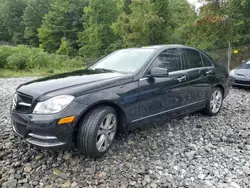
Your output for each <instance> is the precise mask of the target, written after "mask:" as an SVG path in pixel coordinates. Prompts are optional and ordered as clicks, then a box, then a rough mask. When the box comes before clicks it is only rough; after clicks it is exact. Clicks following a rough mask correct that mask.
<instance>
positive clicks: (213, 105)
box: [205, 87, 223, 116]
mask: <svg viewBox="0 0 250 188" xmlns="http://www.w3.org/2000/svg"><path fill="white" fill-rule="evenodd" d="M222 102H223V92H222V90H221V89H220V88H218V87H216V88H214V89H213V91H212V94H211V95H210V97H209V98H208V100H207V104H206V108H205V113H206V114H208V115H210V116H216V115H217V114H218V113H219V112H220V110H221V107H222Z"/></svg>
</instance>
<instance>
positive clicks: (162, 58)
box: [151, 48, 181, 72]
mask: <svg viewBox="0 0 250 188" xmlns="http://www.w3.org/2000/svg"><path fill="white" fill-rule="evenodd" d="M152 67H160V68H165V69H168V72H173V71H178V70H181V54H180V51H179V50H178V49H175V48H174V49H168V50H165V51H163V52H162V53H160V55H158V56H157V57H156V58H155V60H154V62H153V64H152ZM152 67H151V68H152Z"/></svg>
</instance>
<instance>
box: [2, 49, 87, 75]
mask: <svg viewBox="0 0 250 188" xmlns="http://www.w3.org/2000/svg"><path fill="white" fill-rule="evenodd" d="M0 59H1V61H0V66H1V67H0V68H4V69H9V70H15V71H20V70H21V71H24V70H25V71H30V70H33V69H36V70H43V69H47V70H54V69H62V68H64V69H70V68H71V69H72V68H79V67H81V66H83V64H84V63H83V60H82V59H81V58H80V57H75V58H73V59H71V58H70V57H69V56H66V55H55V54H48V53H47V52H44V51H43V50H42V49H40V48H30V47H28V46H23V45H21V46H17V47H10V46H1V47H0Z"/></svg>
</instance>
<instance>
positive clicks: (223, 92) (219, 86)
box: [214, 84, 225, 98]
mask: <svg viewBox="0 0 250 188" xmlns="http://www.w3.org/2000/svg"><path fill="white" fill-rule="evenodd" d="M216 87H218V88H220V89H221V91H222V94H223V98H224V97H225V88H224V86H223V85H222V84H217V85H215V86H214V88H216Z"/></svg>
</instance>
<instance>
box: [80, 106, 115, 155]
mask: <svg viewBox="0 0 250 188" xmlns="http://www.w3.org/2000/svg"><path fill="white" fill-rule="evenodd" d="M117 126H118V122H117V114H116V111H115V110H114V109H113V108H112V107H109V106H100V107H97V108H95V109H93V110H92V111H90V112H89V113H88V114H87V115H86V117H85V118H84V120H83V122H82V124H81V127H80V128H79V130H78V133H77V146H78V149H79V150H80V151H81V152H82V153H83V154H87V155H89V156H90V157H101V156H103V155H104V154H105V153H106V152H107V151H108V150H109V148H110V147H111V145H112V144H113V142H114V139H115V135H116V132H117Z"/></svg>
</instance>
